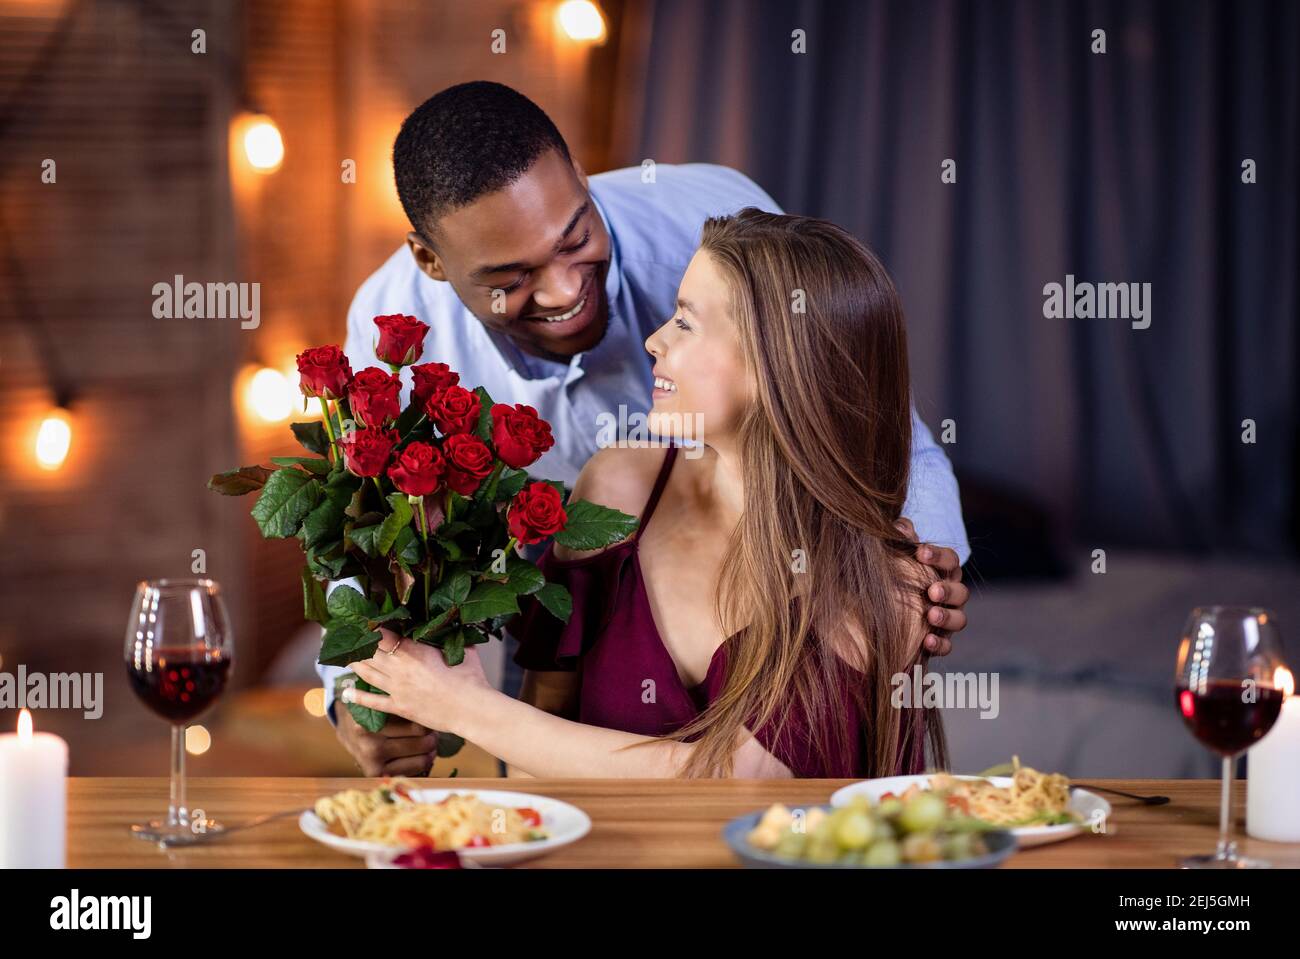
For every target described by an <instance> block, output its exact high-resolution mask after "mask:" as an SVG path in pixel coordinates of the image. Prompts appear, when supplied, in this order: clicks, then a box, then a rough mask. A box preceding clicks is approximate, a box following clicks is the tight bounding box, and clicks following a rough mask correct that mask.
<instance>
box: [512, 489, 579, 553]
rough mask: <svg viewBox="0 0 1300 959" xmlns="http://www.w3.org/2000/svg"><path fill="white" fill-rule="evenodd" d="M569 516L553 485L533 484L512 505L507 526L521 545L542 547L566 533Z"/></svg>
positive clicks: (522, 491) (516, 495)
mask: <svg viewBox="0 0 1300 959" xmlns="http://www.w3.org/2000/svg"><path fill="white" fill-rule="evenodd" d="M568 521H569V516H568V514H567V513H565V512H564V501H563V500H562V499H561V498H560V494H559V492H558V491H557V490H556V488H555V487H554V486H552V485H551V484H550V483H540V482H538V483H529V484H528V485H527V486H525V487H524V488H523V489H521V490H520V491H519V492H518V493H517V494H515V498H514V499H513V500H511V501H510V509H509V511H508V512H507V515H506V525H507V527H508V528H509V530H510V535H511V536H513V537H514V538H515V539H517V540H519V542H521V543H540V542H541V541H542V540H544V539H546V538H548V537H550V536H554V535H555V534H556V533H558V532H559V531H560V530H562V529H564V524H565V523H567V522H568Z"/></svg>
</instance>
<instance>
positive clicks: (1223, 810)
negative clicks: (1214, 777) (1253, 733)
mask: <svg viewBox="0 0 1300 959" xmlns="http://www.w3.org/2000/svg"><path fill="white" fill-rule="evenodd" d="M1232 762H1233V757H1232V756H1224V757H1223V786H1222V787H1221V789H1220V792H1219V848H1218V851H1217V853H1216V855H1217V857H1218V858H1219V859H1235V858H1237V851H1236V849H1234V848H1233V844H1232V840H1231V838H1230V836H1229V832H1228V830H1229V825H1230V820H1229V816H1230V815H1231V810H1232Z"/></svg>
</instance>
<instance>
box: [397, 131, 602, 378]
mask: <svg viewBox="0 0 1300 959" xmlns="http://www.w3.org/2000/svg"><path fill="white" fill-rule="evenodd" d="M430 239H432V241H433V245H432V248H430V247H429V246H428V245H427V244H426V243H425V242H424V241H423V240H422V239H421V238H420V237H419V235H418V234H415V233H412V234H411V235H410V236H409V237H408V239H407V243H408V245H409V246H410V247H411V252H412V253H413V254H414V255H415V258H416V260H417V262H419V264H420V267H421V269H422V270H424V272H425V273H427V274H428V275H429V276H431V277H433V278H434V279H436V280H446V281H447V282H449V283H450V284H451V285H452V288H453V289H455V291H456V294H457V295H458V296H459V297H460V299H461V302H462V303H464V304H465V305H466V306H467V307H468V308H469V309H470V311H471V312H472V313H473V314H474V315H475V316H476V317H478V319H479V320H481V321H482V323H483V325H484V326H486V327H488V328H489V329H492V330H496V331H498V332H500V333H503V334H505V335H506V336H508V337H510V339H511V340H513V341H514V342H515V343H516V344H517V345H518V346H519V347H520V348H521V349H522V350H524V351H525V352H527V353H530V354H532V355H534V356H541V357H545V358H548V359H567V358H568V357H571V356H573V355H575V354H577V353H581V352H583V351H585V350H589V349H591V348H592V347H593V346H595V345H596V344H597V343H599V342H600V339H601V337H603V336H604V335H605V328H606V326H607V325H608V323H609V305H608V303H607V302H606V298H605V277H606V275H607V274H608V272H609V234H608V233H607V232H606V230H605V223H604V221H603V220H602V219H601V217H600V213H599V211H597V209H596V204H595V201H594V200H592V198H591V194H590V193H588V192H587V184H586V177H585V176H584V175H583V174H582V172H581V170H580V169H578V168H575V165H574V164H573V163H571V162H569V161H568V160H567V159H565V158H564V157H563V156H562V155H561V154H560V153H559V152H558V151H555V150H548V151H546V152H545V153H543V154H542V155H541V156H539V157H538V158H537V161H536V162H535V163H533V165H532V166H531V167H529V169H528V170H526V171H525V172H524V173H523V175H522V176H520V177H519V178H518V179H516V180H515V181H514V182H513V183H510V184H509V185H507V186H505V187H504V188H502V189H500V190H497V191H496V192H493V193H487V194H484V195H483V196H481V197H479V198H478V199H477V200H475V201H474V202H472V203H470V204H468V205H466V206H462V207H460V208H458V209H455V210H452V211H451V212H449V213H447V214H445V215H443V216H442V217H441V218H440V219H439V220H438V221H437V224H436V228H435V230H434V235H433V236H432V237H431V238H430ZM494 306H495V309H494Z"/></svg>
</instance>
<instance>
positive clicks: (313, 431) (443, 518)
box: [208, 315, 636, 755]
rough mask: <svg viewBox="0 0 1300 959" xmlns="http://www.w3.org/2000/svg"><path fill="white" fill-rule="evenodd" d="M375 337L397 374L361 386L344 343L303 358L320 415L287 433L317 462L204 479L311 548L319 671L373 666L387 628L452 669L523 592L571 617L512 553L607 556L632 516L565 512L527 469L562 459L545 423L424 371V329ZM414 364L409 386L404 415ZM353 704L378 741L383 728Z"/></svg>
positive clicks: (413, 322)
mask: <svg viewBox="0 0 1300 959" xmlns="http://www.w3.org/2000/svg"><path fill="white" fill-rule="evenodd" d="M375 325H376V326H377V327H378V329H379V340H378V342H377V344H376V346H375V355H376V356H378V357H379V359H380V360H381V361H382V362H384V363H386V364H387V365H388V370H387V371H385V370H382V369H379V368H378V367H370V368H368V369H364V370H362V371H361V372H359V373H356V374H354V373H353V372H352V370H351V367H350V366H349V364H348V360H347V357H346V356H345V355H344V354H343V351H342V350H340V349H339V348H338V347H337V346H320V347H316V348H314V349H309V350H307V351H305V352H303V353H302V354H300V355H299V356H298V372H299V374H300V385H301V389H302V393H303V396H304V408H305V405H306V401H307V399H306V398H310V397H314V398H316V400H317V401H318V402H319V403H320V409H321V414H322V418H321V419H320V420H318V421H313V422H308V423H294V424H292V429H293V432H294V435H295V436H296V437H297V439H298V442H299V443H301V444H302V446H303V447H304V448H305V449H306V451H307V452H308V453H311V454H314V455H312V456H276V457H272V459H271V461H272V463H273V464H274V466H275V468H268V467H263V466H245V467H242V468H240V469H237V470H231V471H229V472H226V473H218V474H217V475H216V476H213V477H212V479H211V480H209V482H208V487H209V488H210V489H213V490H215V491H217V492H218V493H224V494H226V495H228V496H241V495H243V494H245V493H250V492H255V491H256V492H257V494H258V496H257V502H256V503H255V504H254V506H253V511H252V512H253V519H254V520H256V521H257V525H258V527H259V528H260V529H261V531H262V535H263V536H265V537H266V538H268V539H280V538H286V537H289V536H296V537H297V538H298V539H299V541H300V542H301V543H302V548H303V551H304V553H305V554H306V559H307V563H306V565H305V566H304V567H303V570H302V590H303V609H304V614H305V615H306V617H307V618H308V619H310V620H314V621H315V622H318V623H320V624H321V625H322V626H324V627H325V635H324V640H323V644H322V648H321V654H320V661H321V662H322V663H326V664H331V665H336V666H346V665H347V664H349V663H352V662H356V661H357V660H360V659H368V658H369V657H370V656H372V655H373V654H374V652H375V649H376V647H377V645H378V642H379V638H380V634H379V626H380V625H381V624H382V625H383V626H384V627H385V628H387V629H391V630H393V631H394V632H397V633H399V634H401V635H402V636H405V637H407V638H408V639H412V640H415V641H417V642H421V643H428V644H430V645H432V646H437V647H439V648H441V650H442V652H443V656H444V657H445V658H446V661H447V663H448V664H449V665H452V666H454V665H456V664H457V663H459V662H461V660H462V659H463V658H464V655H465V647H466V646H469V645H473V644H475V643H482V642H486V641H487V640H488V639H489V638H490V637H491V636H492V635H493V634H494V633H497V632H499V631H500V629H501V627H502V626H503V625H504V624H505V623H506V621H507V620H509V619H510V618H511V617H512V616H514V615H515V614H516V613H518V612H519V597H521V596H534V597H536V599H537V601H538V602H540V603H541V604H542V606H544V607H545V608H546V609H547V610H548V611H549V612H550V613H551V614H553V615H554V616H556V617H558V618H559V619H560V620H563V621H567V620H568V618H569V614H570V611H571V605H572V604H571V599H570V597H569V594H568V591H567V590H565V588H564V587H563V586H561V585H559V584H557V583H548V582H546V580H545V578H544V577H543V575H542V573H541V571H540V570H538V569H537V567H536V566H535V565H534V564H533V563H531V562H529V561H528V560H526V559H524V558H522V557H521V556H519V555H518V553H517V552H516V546H518V545H519V544H531V543H538V542H541V541H543V540H545V539H547V538H548V537H552V536H553V537H555V539H556V541H557V542H559V543H561V544H563V545H565V546H567V547H569V548H570V549H575V550H588V549H599V548H601V547H604V546H608V545H609V544H611V543H615V542H618V541H619V540H621V539H625V538H626V537H627V536H629V535H630V534H631V533H632V532H633V530H634V529H635V528H636V519H635V518H634V517H631V516H628V515H627V514H626V513H621V512H619V511H618V510H612V509H607V508H606V507H603V506H598V505H596V504H595V503H589V502H585V501H582V500H576V501H575V500H569V501H568V502H566V501H565V491H564V485H563V484H562V483H558V482H551V481H547V480H541V481H533V480H532V479H531V478H530V477H529V475H528V473H527V471H526V468H527V467H528V466H531V465H532V464H533V463H534V462H536V460H537V459H538V458H539V457H540V456H541V455H542V454H543V453H545V452H546V451H547V450H548V449H550V448H551V446H552V444H553V440H552V438H551V428H550V425H549V424H548V423H547V422H546V421H545V420H543V419H540V418H539V417H538V416H537V411H536V410H534V409H533V408H532V407H530V406H523V405H515V406H509V405H506V404H504V403H494V402H493V401H492V397H490V396H489V395H488V393H487V391H486V390H484V389H483V387H481V386H479V387H475V388H474V389H468V388H466V387H465V386H462V385H461V384H460V375H459V374H457V373H455V372H453V371H451V370H450V369H448V368H447V366H446V364H444V363H424V364H421V365H418V366H417V365H414V364H416V363H417V362H418V361H419V359H420V357H421V353H422V352H423V348H424V347H423V344H424V336H425V334H426V333H427V332H428V330H429V327H428V326H427V325H426V324H424V323H422V322H420V321H419V320H417V319H416V318H415V317H413V316H401V315H395V316H377V317H375ZM404 366H411V367H412V369H411V373H412V376H413V381H414V384H413V389H412V392H411V398H410V402H409V404H408V405H407V407H406V409H405V410H403V409H401V403H400V396H401V380H400V378H399V377H398V375H397V373H398V371H399V370H400V369H401V368H402V367H404ZM344 579H352V580H354V581H355V582H357V583H359V584H360V586H361V588H360V589H357V588H353V587H352V586H348V585H336V586H335V587H334V588H333V589H332V590H330V591H328V593H327V591H326V589H325V586H326V584H327V583H329V582H330V581H332V580H344ZM357 685H358V686H359V687H360V688H362V689H373V687H370V686H368V685H367V684H365V683H364V682H363V681H361V680H360V679H358V680H357ZM349 708H350V709H351V710H352V714H353V716H354V717H355V718H356V720H357V722H358V723H360V724H361V725H362V726H364V727H365V728H366V729H369V730H370V731H372V732H375V731H378V730H379V729H380V728H382V727H383V725H384V722H385V721H386V720H387V716H386V715H385V714H384V713H380V712H378V711H376V710H371V709H366V708H364V707H361V706H357V705H355V704H352V705H350V706H349ZM440 753H442V750H440ZM442 754H444V755H445V753H442Z"/></svg>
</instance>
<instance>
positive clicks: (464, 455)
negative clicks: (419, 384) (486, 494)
mask: <svg viewBox="0 0 1300 959" xmlns="http://www.w3.org/2000/svg"><path fill="white" fill-rule="evenodd" d="M455 388H456V389H459V387H455ZM442 455H443V456H445V457H446V458H447V485H448V486H450V487H451V488H452V489H453V490H455V491H456V492H457V493H459V494H460V495H461V496H473V495H474V491H475V490H476V489H478V487H479V484H480V483H482V482H483V480H484V479H486V478H487V475H488V474H489V473H491V472H492V467H493V466H495V465H496V459H495V457H493V455H492V451H491V450H490V449H488V448H487V444H486V443H484V442H483V441H482V440H481V439H479V438H478V437H477V436H475V435H474V434H473V433H456V434H455V435H453V436H448V437H447V438H446V439H445V440H444V441H443V444H442Z"/></svg>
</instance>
